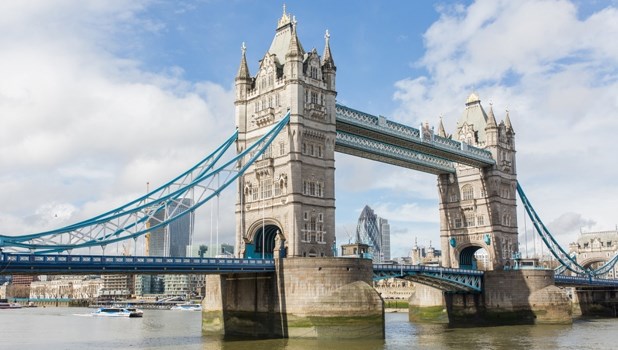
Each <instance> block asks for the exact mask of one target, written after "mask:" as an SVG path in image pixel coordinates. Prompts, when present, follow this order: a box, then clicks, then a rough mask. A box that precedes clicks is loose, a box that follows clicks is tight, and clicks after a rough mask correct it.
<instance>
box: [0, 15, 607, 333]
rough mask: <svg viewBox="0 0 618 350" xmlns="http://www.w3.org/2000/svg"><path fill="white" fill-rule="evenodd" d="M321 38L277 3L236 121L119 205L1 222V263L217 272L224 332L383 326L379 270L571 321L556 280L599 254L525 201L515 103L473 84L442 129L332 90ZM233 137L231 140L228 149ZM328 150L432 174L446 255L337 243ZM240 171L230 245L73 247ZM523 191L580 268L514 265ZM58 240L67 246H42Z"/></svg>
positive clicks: (459, 312)
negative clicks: (90, 252) (492, 101)
mask: <svg viewBox="0 0 618 350" xmlns="http://www.w3.org/2000/svg"><path fill="white" fill-rule="evenodd" d="M324 38H325V42H324V49H323V51H322V55H320V54H318V51H317V49H315V48H314V49H312V50H309V51H306V50H305V49H304V47H303V45H301V41H300V39H299V36H298V32H297V23H296V21H295V20H294V17H293V16H291V15H290V14H288V13H287V12H286V11H285V9H284V12H283V15H282V16H281V18H280V19H279V20H278V21H277V26H276V30H275V35H274V37H273V40H272V43H271V45H270V47H269V48H268V49H267V50H266V52H265V54H264V56H263V58H262V59H261V60H260V63H259V67H258V70H257V72H256V74H255V75H252V74H251V73H250V70H249V65H248V63H247V59H246V50H247V48H246V47H245V45H244V44H243V46H242V49H241V58H240V66H239V69H238V72H237V75H236V77H235V121H236V128H237V130H236V131H235V132H233V133H232V136H230V138H228V139H227V140H226V141H225V142H224V143H223V144H222V145H221V146H220V147H219V148H217V149H216V150H215V151H214V152H213V153H211V154H210V155H208V156H207V157H206V158H204V159H203V160H201V161H200V162H198V164H196V165H195V166H194V167H192V168H191V169H189V170H188V171H186V172H184V173H183V174H181V175H179V176H178V177H177V178H175V179H174V180H172V181H170V182H169V183H167V184H165V185H163V186H161V187H160V188H158V189H155V190H154V191H151V192H149V193H148V194H146V195H145V196H143V197H141V198H138V199H136V200H135V201H132V202H130V203H128V204H126V205H123V206H121V207H119V208H115V209H112V210H110V211H108V212H106V213H104V214H101V215H99V216H97V217H94V218H92V219H88V220H85V221H82V222H80V223H76V224H72V225H69V226H67V227H64V228H60V229H56V230H52V231H47V232H42V233H36V234H29V235H23V236H11V235H2V236H0V247H2V249H3V251H4V252H5V253H3V254H2V261H1V263H2V265H1V266H0V267H1V271H5V272H6V271H20V272H28V271H29V272H28V273H36V272H43V271H52V272H53V273H60V271H68V270H70V271H73V272H76V273H80V272H84V271H92V270H99V271H110V270H111V271H114V272H116V273H119V272H120V271H124V272H128V271H136V272H137V271H150V272H153V273H154V272H155V271H156V272H157V273H160V272H162V271H163V273H165V272H166V271H174V272H175V273H178V272H180V271H186V272H188V273H208V274H209V276H208V280H207V286H208V291H207V296H206V298H205V300H204V305H203V307H204V314H203V329H204V330H205V331H208V332H224V333H225V334H229V335H232V334H240V335H253V336H271V337H289V336H307V335H309V336H320V335H324V334H327V333H328V332H330V331H329V329H330V328H329V327H331V326H332V325H333V322H337V326H338V329H341V330H342V331H343V330H345V332H344V333H345V334H347V335H349V336H357V335H362V336H376V337H383V336H384V329H383V304H382V299H381V298H380V296H379V295H378V294H377V293H376V292H375V290H374V289H373V288H372V287H371V281H372V280H373V279H379V278H386V277H397V278H406V279H410V280H413V281H415V282H418V283H421V285H418V292H417V293H416V295H415V296H413V298H412V299H411V305H412V307H416V308H418V309H422V308H424V307H434V306H435V305H433V304H431V303H430V302H429V301H428V300H431V301H434V300H438V304H440V305H439V306H440V307H442V306H444V307H446V308H447V310H448V315H449V317H452V318H453V319H459V320H464V321H465V320H466V319H469V318H471V317H472V316H473V317H475V318H477V319H478V318H485V319H488V320H490V322H493V321H496V322H497V321H499V320H498V319H500V315H506V316H507V317H503V318H502V319H501V320H505V319H507V320H513V319H518V320H520V321H523V322H530V323H535V322H548V323H555V322H559V323H560V322H567V320H568V321H569V322H570V317H571V313H570V301H569V300H568V298H567V297H566V295H565V294H564V292H563V291H561V290H560V289H558V288H557V287H556V286H555V285H556V284H560V283H564V284H578V283H581V284H585V283H588V284H591V283H592V282H594V281H595V280H596V278H597V277H596V276H597V275H599V274H601V272H602V271H604V270H603V269H606V267H605V265H604V266H601V267H599V268H598V269H596V270H590V269H589V268H587V267H583V266H581V265H580V264H579V263H578V261H577V260H576V258H574V257H572V256H570V255H569V254H568V253H566V251H565V250H564V249H562V248H561V247H560V246H559V245H558V244H557V242H556V241H555V239H554V238H553V236H552V235H551V234H550V233H549V231H548V230H547V229H546V228H545V226H544V225H543V224H542V222H541V220H540V218H539V217H538V215H537V214H536V212H535V211H534V209H532V206H531V204H530V202H529V201H528V199H527V197H526V196H525V194H524V193H523V190H522V189H521V186H519V184H518V182H517V171H516V170H517V168H516V157H515V155H516V147H515V131H514V128H513V126H512V124H511V120H510V116H509V114H508V112H507V113H506V114H505V116H504V118H503V120H501V121H499V122H498V119H497V118H496V116H495V115H494V111H493V106H492V105H490V106H489V109H487V110H486V109H485V108H484V107H483V106H482V104H481V100H480V98H479V96H478V95H477V94H474V93H473V94H471V95H470V96H469V98H468V99H467V101H466V103H465V109H464V111H463V113H462V115H461V117H460V118H459V120H458V122H457V126H456V129H455V130H454V132H453V134H452V135H450V136H449V135H447V133H446V131H445V127H444V125H442V122H440V125H439V126H438V132H437V133H436V132H434V129H433V128H431V127H430V126H429V125H427V124H423V125H421V126H420V127H419V128H418V129H416V128H414V127H410V126H406V125H403V124H400V123H397V122H394V121H392V120H389V119H387V118H385V117H382V116H373V115H371V114H368V113H365V112H362V111H359V110H355V109H353V108H350V107H347V106H343V105H341V104H337V102H336V96H337V90H336V73H337V66H336V65H335V60H334V56H333V54H332V52H331V47H330V34H329V33H328V31H326V34H325V37H324ZM232 145H235V147H236V154H235V155H234V156H231V157H227V154H228V153H230V152H228V150H231V148H232V147H231V146H232ZM335 152H341V153H346V154H350V155H353V156H358V157H362V158H367V159H372V160H375V161H379V162H384V163H388V164H393V165H397V166H402V167H405V168H409V169H412V170H415V171H422V172H426V173H431V174H435V175H436V176H437V189H438V198H439V211H440V241H441V249H442V252H443V254H442V267H440V268H428V267H419V266H416V267H414V266H395V267H393V266H380V265H372V263H371V261H369V260H367V259H352V258H335V257H334V252H335V249H334V244H335V176H334V175H335V157H334V154H335ZM236 183H237V184H238V186H237V189H238V191H237V193H236V205H235V221H236V232H235V244H236V255H237V256H236V258H235V259H232V260H217V261H210V260H207V261H204V260H202V259H198V260H192V259H189V258H187V260H186V261H185V260H184V259H181V261H176V260H175V259H172V260H171V261H168V260H165V259H166V258H163V257H131V258H128V257H127V258H120V257H99V258H98V259H99V260H94V259H97V258H95V257H87V256H86V257H85V256H76V255H74V254H72V252H73V250H78V249H81V248H89V247H102V248H103V249H104V248H105V246H107V245H108V244H111V243H115V242H119V241H123V240H127V239H137V237H140V236H142V235H145V234H147V233H149V232H152V231H153V230H156V229H157V228H160V227H163V226H165V225H168V224H169V223H170V222H172V221H173V220H176V219H177V218H178V217H180V216H182V215H187V214H191V215H193V213H194V212H195V210H197V209H198V208H199V207H201V206H202V205H204V204H205V203H206V202H208V201H210V200H213V198H216V197H217V196H219V194H220V193H221V192H222V191H223V190H225V189H226V188H227V187H228V186H229V185H231V184H236ZM516 193H518V194H519V195H520V198H521V199H522V202H523V203H524V206H525V208H526V211H527V213H528V214H529V215H530V216H531V218H533V223H534V226H535V228H536V229H537V232H538V233H539V234H540V235H541V237H542V238H543V240H544V242H545V243H546V244H547V246H548V247H549V249H550V251H551V253H552V254H554V256H555V257H556V258H557V259H558V260H559V261H560V263H561V264H562V266H564V267H565V269H567V270H569V271H572V272H573V273H575V274H579V275H585V277H581V276H580V277H577V276H566V277H557V278H556V279H554V271H548V270H525V269H517V266H516V259H514V257H516V256H517V252H518V235H517V210H516V208H517V202H516ZM189 196H191V201H188V202H185V201H184V199H185V198H187V197H189ZM179 203H190V206H189V207H188V208H186V210H185V211H184V212H183V213H178V215H172V216H170V217H163V218H161V217H160V216H161V215H158V214H159V213H161V212H162V211H164V210H165V211H167V210H168V208H176V207H178V206H179ZM479 249H484V250H485V251H486V252H487V254H488V255H489V262H488V270H489V271H486V272H481V271H476V269H475V268H476V265H475V261H474V253H475V252H476V251H477V250H479ZM7 252H21V253H27V254H22V255H18V256H16V255H11V254H8V253H7ZM62 252H69V253H71V255H67V256H64V255H45V254H49V253H62ZM157 259H161V260H160V261H158V260H157ZM617 259H618V258H612V259H609V261H608V264H610V265H611V266H612V267H613V264H615V263H616V260H617ZM606 265H607V264H606ZM240 274H244V276H242V277H240V276H239V275H240ZM584 282H585V283H584ZM603 283H606V285H607V284H611V283H613V282H611V281H610V282H603ZM423 285H424V286H429V287H422V286H423ZM424 288H429V289H424ZM436 288H437V289H436ZM423 293H424V294H423ZM436 293H437V294H436ZM430 295H433V296H430ZM428 296H430V297H428ZM430 304H431V305H430ZM495 315H498V317H497V318H495V317H494V318H492V317H493V316H495ZM328 334H329V333H328Z"/></svg>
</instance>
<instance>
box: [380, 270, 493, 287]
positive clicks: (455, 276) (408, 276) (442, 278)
mask: <svg viewBox="0 0 618 350" xmlns="http://www.w3.org/2000/svg"><path fill="white" fill-rule="evenodd" d="M386 278H402V279H405V280H409V281H412V282H418V283H421V284H424V285H427V286H430V287H434V288H437V289H440V290H443V291H445V292H466V293H480V292H482V290H483V271H477V270H464V269H450V268H444V267H434V266H424V265H389V264H374V265H373V280H374V281H377V280H382V279H386Z"/></svg>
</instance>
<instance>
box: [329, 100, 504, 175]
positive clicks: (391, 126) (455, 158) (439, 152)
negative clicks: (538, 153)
mask: <svg viewBox="0 0 618 350" xmlns="http://www.w3.org/2000/svg"><path fill="white" fill-rule="evenodd" d="M336 127H337V131H342V132H346V133H348V134H352V135H357V136H363V137H365V138H369V139H373V140H377V141H380V142H382V143H386V144H391V145H395V146H399V147H402V148H404V149H409V150H412V151H415V152H419V153H422V154H425V155H431V156H435V157H439V158H443V159H445V160H448V161H451V162H454V163H459V164H465V165H469V166H472V167H477V168H482V167H486V166H490V165H493V164H495V161H494V159H493V158H492V156H491V152H489V151H487V150H484V149H480V148H477V147H474V146H471V145H468V144H466V143H463V142H459V141H455V140H452V139H448V138H445V137H441V136H438V135H435V134H433V133H431V135H427V136H424V135H422V133H421V132H420V131H419V130H418V129H415V128H413V127H410V126H407V125H403V124H399V123H396V122H393V121H391V120H388V119H386V118H384V117H376V116H373V115H371V114H368V113H364V112H361V111H357V110H355V109H352V108H349V107H346V106H342V105H340V104H337V105H336Z"/></svg>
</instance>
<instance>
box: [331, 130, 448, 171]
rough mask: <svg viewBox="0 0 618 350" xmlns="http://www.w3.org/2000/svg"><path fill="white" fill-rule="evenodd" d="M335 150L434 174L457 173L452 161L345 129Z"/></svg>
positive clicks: (337, 139)
mask: <svg viewBox="0 0 618 350" xmlns="http://www.w3.org/2000/svg"><path fill="white" fill-rule="evenodd" d="M335 150H336V151H338V152H341V153H346V154H351V155H356V156H361V157H364V158H369V159H374V160H378V161H382V162H385V163H390V164H394V165H399V166H403V167H407V168H412V169H417V170H420V171H424V172H428V173H432V174H451V173H455V166H454V165H453V162H451V161H448V160H445V159H442V158H439V157H434V156H432V155H428V154H423V153H421V152H416V151H413V150H411V149H407V148H403V147H399V146H394V145H391V144H388V143H384V142H380V141H376V140H373V139H370V138H367V137H364V136H360V135H355V134H350V133H347V132H343V131H337V138H336V141H335Z"/></svg>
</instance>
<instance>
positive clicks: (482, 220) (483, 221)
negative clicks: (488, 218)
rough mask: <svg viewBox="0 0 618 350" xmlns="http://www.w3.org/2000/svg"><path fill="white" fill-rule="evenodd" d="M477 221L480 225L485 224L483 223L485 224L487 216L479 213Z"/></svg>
mask: <svg viewBox="0 0 618 350" xmlns="http://www.w3.org/2000/svg"><path fill="white" fill-rule="evenodd" d="M476 223H477V224H478V225H479V226H483V225H485V217H484V216H483V215H479V216H477V217H476Z"/></svg>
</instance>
